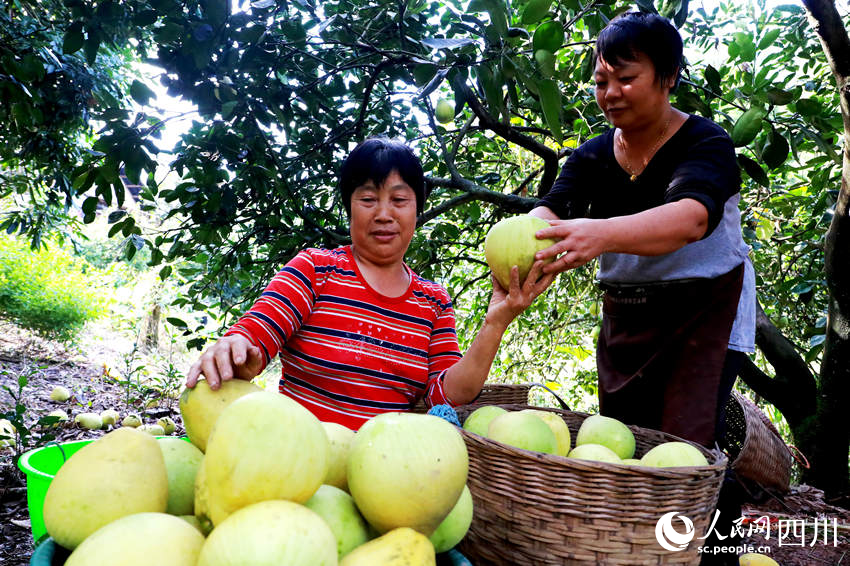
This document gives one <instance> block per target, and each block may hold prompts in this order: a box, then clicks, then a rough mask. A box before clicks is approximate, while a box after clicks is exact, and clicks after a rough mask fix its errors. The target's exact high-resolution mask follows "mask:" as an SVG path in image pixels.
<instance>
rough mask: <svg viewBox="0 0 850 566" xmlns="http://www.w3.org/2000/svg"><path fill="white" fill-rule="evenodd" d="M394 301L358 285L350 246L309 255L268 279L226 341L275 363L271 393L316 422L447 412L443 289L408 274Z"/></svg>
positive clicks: (448, 329) (352, 422) (447, 312)
mask: <svg viewBox="0 0 850 566" xmlns="http://www.w3.org/2000/svg"><path fill="white" fill-rule="evenodd" d="M405 268H406V269H407V271H408V273H409V274H410V280H411V282H410V285H409V287H408V289H407V291H406V292H405V293H404V294H403V295H402V296H400V297H386V296H384V295H381V294H379V293H378V292H377V291H375V290H374V289H373V288H372V287H371V286H370V285H369V284H368V283H367V282H366V280H365V279H364V278H363V275H362V274H361V273H360V270H359V269H358V267H357V263H356V262H355V261H354V257H353V256H352V253H351V247H350V246H345V247H341V248H337V249H334V250H321V249H312V248H311V249H307V250H304V251H302V252H301V253H299V254H298V255H297V256H295V257H294V258H293V259H292V260H291V261H290V262H289V263H287V264H286V266H285V267H284V268H283V269H282V270H281V271H280V272H279V273H278V274H277V275H275V277H274V278H273V279H272V281H271V283H269V285H268V287H266V289H265V291H263V293H262V295H261V296H260V298H259V299H258V300H257V302H256V303H254V306H252V307H251V309H250V310H249V311H248V312H247V313H245V314H244V315H243V316H242V317H241V318H240V319H239V320H238V321H237V322H236V324H235V325H233V327H231V328H230V330H228V331H227V333H226V334H225V335H230V334H240V335H242V336H244V337H246V338H247V339H248V340H250V341H251V342H252V343H253V344H254V345H255V346H257V347H259V348H260V350H261V351H262V353H263V356H264V358H265V363H266V364H268V363H269V361H270V360H271V359H272V358H273V357H274V356H276V355H278V354H279V355H280V356H281V360H282V362H283V375H282V376H281V379H280V384H279V387H278V389H279V391H280V392H281V393H283V394H284V395H288V396H289V397H292V398H293V399H295V400H296V401H298V402H299V403H301V404H302V405H304V406H305V407H307V408H308V409H310V411H312V412H313V414H314V415H316V416H317V417H318V418H319V419H320V420H322V421H331V422H336V423H339V424H342V425H344V426H347V427H348V428H351V429H354V430H357V429H358V428H360V425H362V424H363V423H364V422H366V420H368V419H369V418H371V417H373V416H375V415H377V414H380V413H384V412H390V411H407V410H410V408H411V407H412V406H413V405H414V403H416V401H417V400H419V399H420V398H422V397H423V396H424V398H425V403H426V405H428V406H432V405H438V404H442V403H448V404H452V403H451V401H450V400H449V399H448V397H447V396H446V394H445V393H444V391H443V376H444V375H445V372H446V370H447V369H448V368H449V367H451V366H452V365H454V364H455V362H457V361H458V360H459V359H460V357H461V354H460V352H459V348H458V342H457V334H456V333H455V318H454V310H453V309H452V303H451V300H450V299H449V296H448V293H447V292H446V290H445V289H444V288H443V287H442V286H440V285H438V284H436V283H432V282H431V281H427V280H425V279H423V278H421V277H419V276H418V275H416V274H415V273H413V271H411V270H410V268H409V267H407V266H406V265H405Z"/></svg>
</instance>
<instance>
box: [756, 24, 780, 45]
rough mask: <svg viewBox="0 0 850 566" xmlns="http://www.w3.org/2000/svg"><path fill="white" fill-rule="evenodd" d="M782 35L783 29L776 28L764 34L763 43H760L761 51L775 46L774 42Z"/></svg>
mask: <svg viewBox="0 0 850 566" xmlns="http://www.w3.org/2000/svg"><path fill="white" fill-rule="evenodd" d="M780 33H782V30H781V29H779V28H774V29H772V30H770V31H769V32H767V33H766V34H764V37H762V38H761V41H759V50H761V49H767V48H768V47H770V46H771V45H773V42H774V41H776V38H777V37H779V34H780Z"/></svg>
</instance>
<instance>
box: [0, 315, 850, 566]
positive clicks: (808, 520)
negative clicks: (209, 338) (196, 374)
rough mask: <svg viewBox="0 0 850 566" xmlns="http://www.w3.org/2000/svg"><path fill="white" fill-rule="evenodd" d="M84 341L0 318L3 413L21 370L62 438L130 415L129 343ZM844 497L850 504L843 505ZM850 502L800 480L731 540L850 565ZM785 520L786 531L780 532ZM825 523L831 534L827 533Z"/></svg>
mask: <svg viewBox="0 0 850 566" xmlns="http://www.w3.org/2000/svg"><path fill="white" fill-rule="evenodd" d="M83 347H84V348H85V351H86V352H87V353H86V354H85V355H80V354H79V353H75V352H73V351H69V350H68V349H65V348H63V347H61V346H58V345H56V344H52V343H49V342H45V341H40V340H36V339H33V338H32V337H29V336H25V335H23V334H22V333H21V332H20V331H18V330H16V329H14V328H13V327H10V326H8V325H2V324H0V413H2V412H6V411H8V410H10V409H11V408H12V407H13V405H14V403H13V399H12V396H11V395H10V393H9V392H8V391H7V390H6V389H5V387H9V388H10V389H12V391H14V392H17V382H18V378H19V376H21V375H25V376H28V381H29V382H28V384H27V386H26V387H25V389H24V391H23V400H24V402H23V404H24V405H25V406H26V407H27V413H26V414H27V420H28V421H34V420H36V419H37V417H38V416H40V415H46V414H47V413H48V412H50V411H52V410H54V409H57V408H62V409H63V410H65V411H66V412H67V413H68V414H69V415H70V416H71V421H70V423H66V424H64V425H62V426H60V427H58V428H56V429H55V431H54V434H55V436H56V441H58V442H66V441H71V440H78V439H87V438H97V437H99V436H102V435H103V434H105V433H106V432H108V431H106V430H103V431H86V430H83V429H81V428H79V427H78V426H76V425H74V424H73V416H74V415H75V414H77V413H79V412H83V411H91V412H99V411H101V410H104V409H107V408H115V409H117V410H118V411H119V413H120V414H121V415H122V416H124V415H125V414H126V413H127V412H128V410H130V408H129V407H128V405H127V403H126V399H127V388H126V387H122V386H121V385H120V384H118V383H116V382H115V380H114V377H115V375H116V374H119V373H120V372H119V371H118V370H116V369H115V366H117V365H119V364H120V359H121V354H120V350H121V348H122V347H123V348H124V350H125V351H126V347H127V344H117V343H116V342H112V341H103V342H98V343H96V344H91V343H90V344H84V345H83ZM104 364H106V367H104ZM181 369H185V368H181ZM110 375H111V376H112V377H110ZM56 385H64V386H65V387H67V388H68V389H69V390H70V391H71V392H72V393H73V397H72V398H71V400H69V401H68V402H65V403H55V402H53V401H51V400H50V397H49V395H50V391H51V390H52V388H53V387H54V386H56ZM135 412H138V413H139V414H140V416H142V419H143V421H144V422H150V423H153V422H155V421H156V420H157V419H158V418H160V417H162V416H170V417H171V418H172V419H173V420H174V421H175V422H176V423H177V430H176V431H175V434H177V435H180V434H183V432H184V429H183V426H182V421H181V419H180V414H179V411H178V410H177V404H176V401H175V400H174V399H171V398H168V399H164V400H162V401H161V402H160V403H158V404H157V405H155V406H150V407H148V408H146V409H145V408H143V407H137V408H136V411H135ZM110 428H111V427H110ZM13 460H14V453H13V452H12V451H11V450H10V449H9V448H6V449H2V452H0V564H2V565H4V566H26V565H28V564H29V559H30V556H31V554H32V552H33V543H32V537H31V533H30V523H29V514H28V509H27V502H26V483H25V480H24V475H23V473H21V472H20V471H19V470H18V469H17V468H16V467H15V466H14V463H13ZM839 503H840V504H842V505H843V507H842V506H838V504H839ZM847 507H848V500H847V499H844V500H842V501H827V500H825V498H824V495H823V492H821V491H820V490H817V489H815V488H812V487H809V486H795V487H794V488H793V489H792V491H791V493H790V494H788V495H787V496H785V497H783V498H782V499H776V498H768V499H767V500H766V501H764V502H762V503H760V504H751V505H747V506H745V507H744V517H745V524H747V525H749V524H752V523H755V522H756V521H759V520H761V523H759V524H763V522H764V521H770V524H771V530H770V532H769V536H768V537H767V538H765V536H764V533H763V534H758V533H757V532H754V533H753V534H751V535H750V536H747V537H744V538H743V539H736V540H735V542H734V543H730V544H734V545H736V546H743V545H750V546H752V547H755V548H758V547H763V546H769V547H770V548H771V552H770V556H771V557H772V558H774V559H775V560H776V561H777V562H778V563H779V564H780V565H782V566H842V565H846V566H850V510H848V508H847ZM762 517H767V519H762ZM815 521H818V531H817V532H818V537H819V538H818V540H817V541H815V542H812V538H813V537H812V535H813V534H814V532H815V531H813V530H812V527H813V526H814V524H815ZM825 525H826V526H827V528H826V529H825V528H824V526H825ZM783 527H784V531H785V535H786V536H785V538H784V539H780V537H779V535H780V531H781V530H783ZM794 529H797V530H794ZM806 529H808V530H806ZM804 531H805V533H806V536H807V538H806V539H805V541H804V542H803V544H801V541H800V537H799V536H796V537H795V536H792V535H794V534H795V533H797V534H799V533H801V532H804ZM824 531H826V536H827V541H826V542H824V540H823V538H824V536H825V534H824ZM523 566H525V565H523Z"/></svg>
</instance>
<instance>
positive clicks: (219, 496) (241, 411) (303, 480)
mask: <svg viewBox="0 0 850 566" xmlns="http://www.w3.org/2000/svg"><path fill="white" fill-rule="evenodd" d="M329 459H330V444H329V442H328V436H327V434H326V433H325V427H323V426H322V423H321V422H320V421H319V419H317V418H316V417H315V415H313V413H311V412H310V411H309V410H308V409H306V408H305V407H304V406H303V405H301V404H299V403H298V402H297V401H295V400H293V399H291V398H289V397H287V396H286V395H280V394H279V393H270V392H267V391H259V392H257V393H249V394H248V395H245V396H243V397H240V398H239V399H236V400H235V401H233V402H232V403H231V404H230V405H228V406H227V407H226V408H225V409H224V410H223V411H222V412H221V415H219V417H218V420H217V421H216V424H215V427H214V428H213V431H212V434H210V437H209V440H208V442H207V452H206V454H205V455H204V464H203V468H204V472H205V473H204V475H203V480H202V481H204V482H206V486H205V488H206V491H207V495H208V497H209V500H210V502H209V508H210V511H211V512H212V515H211V516H210V517H209V519H210V520H211V521H212V523H213V525H215V526H216V527H217V526H218V525H219V524H220V523H221V522H222V521H223V520H224V519H225V518H226V517H227V515H229V514H231V513H233V512H234V511H236V510H237V509H241V508H242V507H246V506H248V505H251V504H252V503H257V502H259V501H266V500H269V499H285V500H289V501H294V502H296V503H304V502H305V501H307V500H308V499H310V498H311V497H312V496H313V494H314V493H316V490H317V489H319V486H320V485H322V481H323V480H324V479H325V475H326V474H327V471H328V461H329ZM198 481H201V479H200V478H199V480H198ZM196 514H197V513H196ZM198 519H199V520H200V521H201V523H202V524H203V522H204V521H203V519H202V518H201V517H198Z"/></svg>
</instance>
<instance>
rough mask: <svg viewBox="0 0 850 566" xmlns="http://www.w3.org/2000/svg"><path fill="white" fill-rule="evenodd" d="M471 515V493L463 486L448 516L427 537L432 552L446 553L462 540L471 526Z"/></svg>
mask: <svg viewBox="0 0 850 566" xmlns="http://www.w3.org/2000/svg"><path fill="white" fill-rule="evenodd" d="M472 514H473V506H472V493H470V492H469V487H467V486H463V491H462V492H461V494H460V497H459V498H458V500H457V503H455V506H454V507H453V508H452V510H451V512H450V513H449V515H448V516H447V517H446V518H445V519H443V522H442V523H440V526H439V527H437V530H436V531H434V532H433V533H432V534H431V536H430V537H428V538H429V540H430V541H431V544H433V545H434V550H435V551H437V552H438V553H439V552H446V551H447V550H450V549H452V548H454V547H455V546H456V545H457V544H458V543H459V542H460V541H461V540H463V537H464V536H466V532H467V531H468V530H469V526H470V525H471V524H472Z"/></svg>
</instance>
